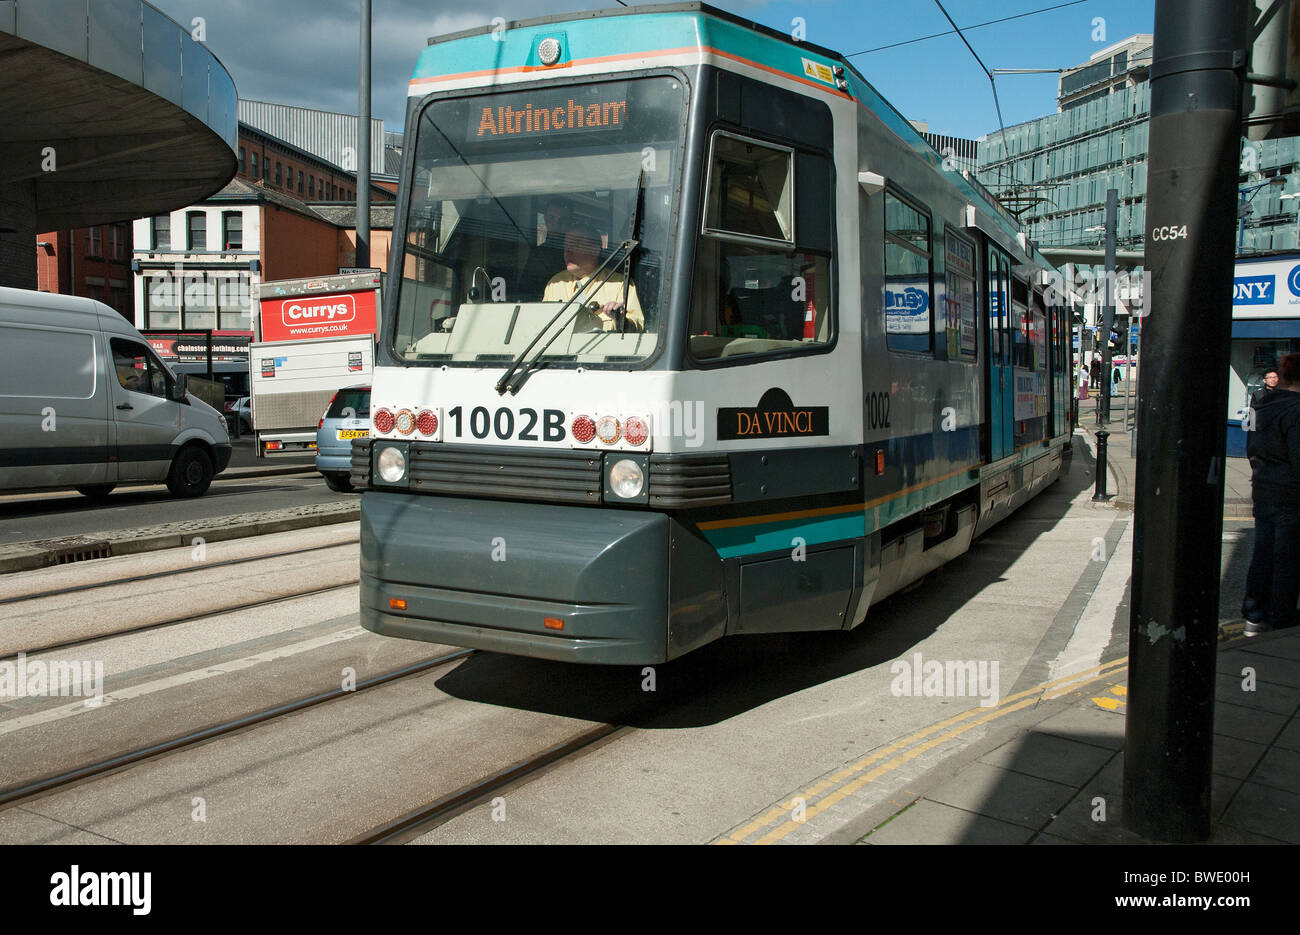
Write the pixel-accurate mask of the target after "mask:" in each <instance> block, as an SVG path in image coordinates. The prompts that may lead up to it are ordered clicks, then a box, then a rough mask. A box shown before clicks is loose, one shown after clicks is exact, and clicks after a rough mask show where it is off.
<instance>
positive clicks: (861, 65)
mask: <svg viewBox="0 0 1300 935" xmlns="http://www.w3.org/2000/svg"><path fill="white" fill-rule="evenodd" d="M150 2H151V3H152V4H153V5H154V6H155V7H157V8H158V9H160V10H162V12H164V13H166V14H167V15H168V16H171V17H172V18H173V19H175V20H177V21H178V22H180V23H182V24H183V25H186V26H192V25H194V20H195V18H196V17H199V18H201V19H202V26H203V32H204V34H205V35H206V44H207V46H208V48H209V49H210V50H211V51H212V52H213V53H214V54H215V55H216V56H217V58H219V59H220V60H221V62H222V63H223V64H224V65H225V67H226V68H227V70H228V71H229V72H230V74H231V76H232V77H233V78H234V80H235V86H236V88H238V90H239V96H240V97H242V98H247V99H251V100H260V101H271V102H274V103H280V104H294V105H298V106H301V107H315V108H319V109H321V110H333V111H339V112H345V113H356V111H357V73H358V65H357V62H358V52H359V49H360V34H359V32H358V22H359V13H358V11H359V9H360V2H359V0H150ZM629 3H630V5H632V6H641V5H643V3H642V2H640V0H629ZM943 4H944V8H945V9H947V11H948V13H949V14H950V15H951V16H952V18H953V20H954V21H955V22H956V23H957V25H958V26H960V27H962V29H963V30H964V31H965V32H966V38H967V39H968V40H969V42H970V44H971V46H972V47H973V48H974V51H975V53H976V54H977V55H978V56H979V58H980V60H982V61H983V63H984V66H985V67H987V68H989V69H998V68H1068V67H1072V66H1074V65H1079V64H1082V63H1083V62H1085V61H1087V60H1088V58H1089V56H1090V55H1092V54H1093V53H1094V52H1097V51H1099V50H1101V49H1103V48H1105V47H1106V46H1107V45H1110V44H1112V43H1115V42H1118V41H1119V40H1121V39H1124V38H1126V37H1128V36H1131V35H1133V34H1134V33H1141V32H1146V33H1149V32H1151V30H1152V22H1153V17H1154V5H1155V0H1075V2H1069V0H943ZM1060 4H1066V5H1064V6H1060V8H1058V9H1054V10H1047V12H1042V13H1038V14H1036V15H1033V16H1029V17H1025V18H1021V19H1015V20H1011V21H1009V22H1002V23H997V24H994V25H990V26H984V27H982V28H977V29H969V30H968V29H967V27H968V26H972V25H974V24H977V23H982V22H985V21H987V20H994V19H1000V18H1003V17H1008V16H1014V15H1016V14H1019V13H1027V12H1030V11H1035V10H1044V9H1046V8H1049V7H1054V6H1058V5H1060ZM616 5H617V3H616V0H594V2H593V0H483V2H482V3H480V4H472V3H469V4H467V3H465V2H463V0H462V2H448V0H372V8H373V27H372V31H373V48H374V51H373V53H372V63H373V73H374V77H373V102H372V105H371V107H372V113H373V115H374V116H376V117H382V118H383V120H384V129H385V130H400V129H401V128H402V122H403V120H404V117H405V111H406V105H405V98H406V86H407V82H408V81H409V79H410V76H411V71H412V69H413V68H414V67H415V61H416V59H417V57H418V56H419V54H420V50H421V49H423V48H424V46H425V44H426V41H427V39H428V38H429V37H430V36H435V35H442V34H445V33H449V32H456V31H458V30H461V29H469V28H471V27H475V26H482V25H487V24H489V23H491V22H492V20H493V18H494V17H497V16H500V17H503V18H504V19H506V20H517V19H528V18H530V17H535V16H546V15H553V14H558V13H566V12H573V11H576V10H594V9H601V8H604V7H610V6H616ZM712 5H713V6H716V7H719V8H721V9H724V10H727V11H729V12H731V13H735V14H737V15H739V16H743V17H746V18H748V19H751V20H754V21H756V22H759V23H762V24H763V25H766V26H770V27H773V28H775V29H780V30H783V31H787V32H788V31H791V30H792V29H794V28H795V27H796V25H798V24H796V22H795V21H796V18H798V19H801V20H802V28H803V30H804V31H805V34H806V38H807V40H808V41H809V42H812V43H815V44H818V45H822V46H825V47H827V48H830V49H834V50H836V51H838V52H842V53H844V54H845V55H850V56H851V57H850V59H849V60H850V61H851V62H852V63H853V64H854V66H855V67H856V68H857V69H858V70H859V71H860V72H861V73H862V74H863V75H864V76H865V77H866V78H867V80H869V81H870V82H871V83H872V84H873V85H874V86H875V87H876V89H877V90H878V91H880V93H881V94H883V95H884V97H885V98H886V99H887V100H889V101H890V102H891V103H892V104H893V105H894V106H895V107H896V108H898V110H899V111H900V112H902V113H903V114H904V115H905V116H907V117H908V118H909V119H912V120H923V121H925V122H927V123H928V124H929V125H930V130H931V131H932V132H935V133H942V134H947V135H949V136H962V137H969V138H978V137H980V136H983V135H985V134H987V133H991V132H994V131H996V130H997V129H998V115H997V110H996V109H995V107H994V98H993V92H992V89H991V87H990V82H989V79H988V77H987V76H986V75H985V73H984V71H983V70H982V69H981V67H980V65H979V64H978V63H977V61H976V59H975V56H974V55H972V54H971V52H970V51H969V50H968V49H967V48H966V46H965V45H964V44H963V43H962V41H961V39H960V38H959V37H958V36H957V35H955V34H952V35H946V36H941V37H939V38H934V39H927V40H925V41H922V42H913V43H910V44H907V45H901V46H897V47H895V48H892V49H885V50H882V51H871V52H867V51H866V50H870V49H876V48H878V47H880V46H885V45H890V44H893V43H901V42H906V41H907V40H912V39H917V38H919V37H921V36H927V35H930V34H932V33H939V32H943V31H946V30H950V29H951V28H952V27H951V26H950V25H949V23H948V21H947V20H946V19H945V18H944V14H943V12H941V10H940V8H939V5H938V4H937V3H936V2H935V0H884V2H882V0H717V2H714V3H713V4H712ZM859 52H866V54H855V53H859ZM1056 82H1057V76H1056V75H1054V74H1048V75H1028V76H1022V75H1006V76H998V77H997V91H998V99H999V101H1000V103H1001V107H1002V119H1003V122H1004V123H1005V125H1006V126H1012V125H1014V124H1017V123H1022V122H1024V121H1026V120H1032V119H1034V118H1037V117H1042V116H1044V115H1046V114H1049V113H1054V112H1055V111H1056Z"/></svg>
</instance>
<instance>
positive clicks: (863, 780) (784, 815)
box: [714, 656, 1128, 844]
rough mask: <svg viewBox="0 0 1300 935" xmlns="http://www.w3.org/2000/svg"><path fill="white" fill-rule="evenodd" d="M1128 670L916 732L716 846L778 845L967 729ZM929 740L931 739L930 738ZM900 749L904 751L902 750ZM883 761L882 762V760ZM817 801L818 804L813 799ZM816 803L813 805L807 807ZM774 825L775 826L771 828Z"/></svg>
mask: <svg viewBox="0 0 1300 935" xmlns="http://www.w3.org/2000/svg"><path fill="white" fill-rule="evenodd" d="M1127 667H1128V657H1127V656H1125V657H1124V658H1122V659H1116V660H1113V661H1111V662H1106V663H1103V664H1101V665H1099V666H1094V667H1093V668H1091V669H1086V670H1084V671H1082V672H1076V673H1074V674H1072V675H1067V676H1063V677H1062V678H1059V679H1054V680H1053V681H1050V682H1044V683H1042V684H1041V685H1037V686H1035V687H1033V688H1029V689H1026V690H1025V691H1022V692H1018V693H1016V694H1014V695H1010V696H1009V697H1007V698H1005V699H1003V701H1002V702H1001V703H1000V704H998V705H997V706H996V707H994V708H991V709H990V708H972V709H971V710H969V711H966V712H963V713H962V714H958V715H956V716H954V717H951V718H948V719H947V720H946V721H940V722H939V723H937V724H932V725H930V726H929V727H927V728H925V729H923V730H920V731H917V732H916V733H914V734H911V735H910V736H907V737H904V738H902V739H901V740H896V741H895V742H894V743H892V744H890V745H889V746H887V747H883V748H881V749H879V750H877V751H876V752H874V753H872V754H871V755H870V756H867V757H864V758H863V759H861V760H858V761H857V762H856V763H853V764H850V765H849V766H846V767H844V769H842V770H840V771H839V772H837V773H835V774H833V775H831V776H828V777H827V778H825V779H823V780H821V781H820V782H817V783H815V784H814V785H812V786H809V787H808V788H807V789H804V790H803V791H802V792H799V793H798V794H796V795H794V796H792V797H791V799H790V801H788V802H782V803H781V804H780V805H777V806H775V807H773V808H771V809H769V810H768V811H767V812H766V813H764V814H763V815H761V816H759V817H758V818H755V819H754V820H753V821H751V822H749V823H748V824H746V825H744V826H742V827H740V828H737V829H736V830H735V831H732V832H731V833H730V834H729V835H727V836H726V837H725V838H720V839H719V840H717V841H715V842H714V843H715V844H774V843H776V842H777V841H779V840H781V839H782V838H784V837H785V836H786V835H787V834H790V833H791V832H792V831H794V830H795V829H796V828H798V827H800V826H801V825H804V824H807V823H808V822H809V821H811V820H812V819H813V818H815V817H816V816H818V815H820V814H821V813H822V812H824V811H826V810H827V809H828V808H830V807H831V806H833V805H835V803H837V802H839V801H841V800H843V799H845V798H847V797H848V796H850V795H852V794H853V793H854V792H856V791H858V790H859V789H861V788H862V787H864V786H866V785H868V784H869V783H872V782H875V781H876V780H877V779H879V778H880V777H881V776H884V775H886V774H887V773H890V772H893V771H894V770H896V769H898V768H899V767H900V766H902V765H903V764H904V763H908V762H910V761H912V760H914V759H916V758H917V757H918V756H920V755H921V754H923V753H925V752H927V751H929V750H933V749H934V748H935V747H937V746H939V745H940V744H943V743H946V742H947V741H949V740H952V739H954V738H956V737H958V736H960V735H961V734H964V733H966V731H968V730H972V729H973V728H976V727H979V726H980V725H981V724H987V723H989V722H990V721H995V720H997V719H998V718H1000V717H1005V716H1006V715H1008V714H1011V713H1012V712H1015V711H1019V710H1021V709H1022V708H1028V707H1030V706H1032V705H1036V704H1038V703H1039V702H1042V701H1050V700H1052V699H1053V698H1059V697H1061V696H1062V695H1065V694H1068V693H1070V692H1072V691H1076V690H1078V689H1080V688H1083V687H1084V686H1086V685H1089V684H1091V683H1093V682H1096V681H1099V680H1101V679H1104V678H1110V677H1111V676H1114V675H1116V674H1117V673H1120V672H1122V671H1124V670H1125V669H1126V668H1127ZM927 738H928V739H927ZM900 751H902V752H900ZM882 761H883V762H882ZM814 799H815V800H816V801H815V802H814V801H813V800H814ZM808 803H812V804H808ZM801 804H802V805H803V809H802V817H801V818H798V819H796V818H795V817H794V816H795V813H796V809H798V808H799V806H800V805H801ZM773 825H775V827H771V826H773ZM769 827H770V828H771V830H768V831H767V832H766V833H765V834H763V835H762V836H761V837H759V838H758V839H757V840H753V841H751V840H749V839H750V838H751V837H753V836H754V835H756V834H759V833H760V832H763V831H764V829H767V828H769Z"/></svg>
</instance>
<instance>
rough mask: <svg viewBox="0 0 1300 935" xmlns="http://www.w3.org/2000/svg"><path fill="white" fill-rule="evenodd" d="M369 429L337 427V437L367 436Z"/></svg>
mask: <svg viewBox="0 0 1300 935" xmlns="http://www.w3.org/2000/svg"><path fill="white" fill-rule="evenodd" d="M369 437H370V430H369V429H339V439H340V440H342V439H345V438H369Z"/></svg>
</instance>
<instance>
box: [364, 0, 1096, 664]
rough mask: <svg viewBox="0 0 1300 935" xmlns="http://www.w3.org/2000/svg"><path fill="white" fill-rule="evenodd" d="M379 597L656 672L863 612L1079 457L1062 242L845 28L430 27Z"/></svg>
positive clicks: (393, 617) (677, 8) (380, 387)
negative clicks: (847, 52)
mask: <svg viewBox="0 0 1300 935" xmlns="http://www.w3.org/2000/svg"><path fill="white" fill-rule="evenodd" d="M398 198H399V204H398V211H397V218H396V222H395V225H394V230H393V249H392V255H391V256H392V259H391V266H390V271H389V282H390V283H391V284H392V287H391V288H390V289H389V290H388V291H387V293H386V296H385V301H386V307H385V310H384V325H383V329H382V333H381V335H380V340H379V348H378V351H377V355H376V365H375V370H374V378H373V394H372V408H371V412H372V416H371V418H372V423H373V425H372V432H371V436H370V437H369V438H368V439H366V440H364V441H358V442H356V443H355V444H354V447H353V449H352V451H353V456H352V480H353V483H354V484H355V485H356V486H357V487H359V488H363V489H364V490H365V493H364V495H363V497H362V501H361V621H362V624H363V625H364V626H365V627H366V628H368V629H370V630H372V631H374V632H376V633H381V634H387V635H390V636H395V637H403V638H408V639H417V640H427V641H433V642H438V643H445V644H451V645H455V646H464V647H474V648H481V649H486V650H495V651H500V652H504V653H514V654H520V655H527V656H535V657H541V658H548V659H557V660H569V661H574V662H589V663H603V664H638V665H639V664H647V663H655V662H662V661H665V660H669V659H673V658H675V657H678V656H681V655H682V654H684V653H687V652H690V651H691V650H693V649H696V648H698V647H700V646H703V645H705V644H707V643H709V642H710V641H713V640H716V639H718V638H720V637H723V636H726V635H733V634H755V633H773V632H787V631H808V630H844V629H850V628H853V627H856V626H858V625H860V624H862V623H863V621H864V620H865V619H866V618H867V615H868V608H869V607H870V606H871V605H872V604H873V603H876V602H878V601H880V600H881V599H883V598H885V597H886V596H888V595H889V594H891V593H893V592H895V591H898V590H899V589H900V588H903V587H905V586H907V585H908V584H910V583H912V582H915V581H917V580H918V579H920V578H922V577H923V576H925V575H926V574H927V573H929V572H930V571H932V570H934V569H935V568H937V567H938V566H940V565H941V564H943V563H945V562H947V561H949V560H951V559H953V558H954V557H956V556H958V555H960V554H962V553H963V552H965V551H966V550H967V549H968V548H969V546H970V544H971V541H972V539H973V538H974V537H976V536H978V535H980V534H981V533H983V532H984V531H986V530H987V529H989V528H990V527H991V526H993V525H994V524H996V523H998V522H999V521H1001V520H1002V519H1004V518H1005V517H1007V516H1008V515H1009V514H1010V513H1011V512H1012V511H1014V510H1015V509H1016V508H1017V507H1019V506H1020V505H1022V504H1023V503H1025V502H1026V501H1027V500H1028V499H1029V498H1031V497H1032V496H1034V495H1035V494H1036V493H1038V492H1039V491H1041V490H1042V489H1043V488H1044V487H1045V486H1046V485H1048V484H1050V483H1051V482H1052V481H1053V480H1055V479H1056V478H1057V477H1058V476H1060V474H1061V473H1062V471H1063V469H1064V468H1063V459H1065V458H1068V453H1069V450H1070V449H1069V438H1070V435H1071V432H1072V425H1071V416H1070V412H1071V393H1070V373H1071V360H1070V345H1069V334H1070V332H1069V322H1068V320H1067V318H1066V310H1065V309H1064V308H1063V307H1061V306H1060V305H1059V304H1058V303H1057V301H1056V300H1057V298H1059V297H1053V295H1052V294H1051V290H1050V289H1045V288H1044V286H1045V284H1046V283H1047V282H1048V279H1047V278H1046V276H1045V275H1044V274H1045V271H1046V270H1048V269H1049V265H1048V264H1047V263H1046V262H1045V261H1044V259H1043V258H1042V256H1041V255H1040V254H1038V253H1037V252H1036V251H1035V250H1034V248H1033V245H1032V243H1031V242H1030V241H1028V239H1027V238H1026V236H1025V235H1024V233H1023V232H1022V231H1020V230H1019V229H1018V228H1017V225H1016V223H1015V220H1014V219H1013V218H1012V217H1011V216H1010V215H1009V214H1007V213H1005V212H1004V211H1003V210H1002V209H1001V208H1000V206H999V205H998V204H997V203H996V201H995V200H994V199H993V198H992V196H990V195H989V194H988V193H987V192H986V191H985V190H984V189H983V188H982V186H980V185H978V184H977V183H976V182H975V181H974V180H973V179H972V178H969V177H967V176H965V175H963V174H962V173H960V172H956V171H949V170H946V169H945V167H944V164H943V158H942V157H941V156H940V155H939V154H938V153H936V152H935V151H934V150H933V149H932V148H930V147H929V146H928V145H927V144H926V142H925V141H924V140H923V138H922V137H921V136H920V135H919V134H918V133H917V132H916V131H915V130H914V129H913V127H912V126H911V125H910V124H909V123H908V122H907V120H905V119H904V118H903V117H902V116H901V115H900V114H899V113H898V112H897V111H895V110H894V109H893V108H892V107H891V106H890V105H889V104H888V103H886V102H885V101H884V100H883V99H882V98H881V97H880V96H879V95H878V94H877V93H876V91H875V90H874V89H873V88H872V87H871V85H870V84H868V83H867V81H866V80H865V79H864V78H863V77H862V76H861V75H860V74H859V73H858V72H857V71H856V70H854V68H853V66H852V65H850V64H849V63H848V62H847V61H845V60H844V59H843V58H842V57H841V56H840V55H838V54H836V53H834V52H832V51H829V50H827V49H823V48H820V47H817V46H814V45H811V44H809V43H806V42H800V41H795V40H793V39H792V38H790V37H789V36H786V35H784V34H782V33H779V32H776V31H774V30H771V29H768V28H765V27H762V26H759V25H756V24H754V23H751V22H748V21H745V20H742V19H739V18H737V17H735V16H733V15H731V14H729V13H725V12H722V11H719V10H716V9H713V8H710V7H708V6H705V5H702V4H698V3H681V4H673V5H670V6H658V7H653V6H638V7H634V8H630V9H615V10H605V11H598V12H589V13H580V14H573V15H571V16H556V17H548V18H544V19H534V20H529V21H526V22H519V23H510V24H506V25H504V26H502V25H500V24H498V25H497V26H496V27H491V26H489V27H484V28H483V29H477V30H470V31H467V32H461V33H457V34H454V35H449V36H446V37H442V38H438V39H434V40H431V41H430V44H429V46H428V48H427V49H426V50H425V51H424V53H423V54H422V55H421V57H420V60H419V63H418V65H417V67H416V70H415V74H414V77H413V79H412V81H411V84H410V98H409V106H408V112H407V122H406V148H405V152H404V165H403V169H402V177H401V183H400V190H399V194H398Z"/></svg>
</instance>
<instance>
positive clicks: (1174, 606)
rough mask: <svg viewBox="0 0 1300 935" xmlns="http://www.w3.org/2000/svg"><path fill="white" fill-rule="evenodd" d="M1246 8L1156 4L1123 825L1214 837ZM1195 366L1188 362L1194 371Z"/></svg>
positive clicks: (1151, 832)
mask: <svg viewBox="0 0 1300 935" xmlns="http://www.w3.org/2000/svg"><path fill="white" fill-rule="evenodd" d="M1246 24H1247V3H1246V2H1244V0H1202V2H1200V3H1198V4H1197V5H1196V14H1195V15H1194V16H1193V15H1189V14H1188V9H1187V5H1186V4H1185V3H1184V2H1182V0H1156V8H1155V48H1154V50H1153V52H1154V54H1153V58H1152V63H1151V79H1150V80H1151V117H1150V124H1149V126H1150V136H1149V139H1150V147H1149V151H1148V156H1147V225H1146V227H1147V242H1146V265H1147V270H1148V274H1149V276H1150V282H1149V283H1147V284H1146V285H1147V286H1148V288H1149V289H1150V314H1149V315H1148V316H1146V317H1145V318H1144V319H1143V322H1142V332H1143V333H1142V337H1143V338H1144V339H1149V340H1150V342H1151V347H1150V348H1149V349H1148V350H1147V351H1146V352H1144V354H1143V360H1142V373H1141V375H1140V376H1139V380H1140V381H1141V382H1140V384H1139V387H1138V403H1139V405H1138V434H1139V435H1141V436H1142V445H1141V447H1140V448H1139V449H1138V454H1137V484H1136V496H1135V498H1134V500H1135V510H1134V535H1133V578H1132V602H1131V605H1130V612H1129V679H1128V706H1127V707H1128V711H1127V718H1126V727H1125V738H1124V806H1123V811H1124V824H1125V825H1126V826H1128V828H1130V829H1131V830H1133V831H1135V832H1137V833H1138V834H1141V835H1143V836H1145V837H1148V838H1153V839H1157V840H1162V841H1172V842H1192V841H1200V840H1204V839H1205V838H1206V837H1208V836H1209V833H1210V769H1211V763H1212V759H1211V743H1212V740H1213V736H1214V733H1213V732H1214V677H1215V649H1216V643H1217V638H1218V617H1219V576H1220V574H1221V571H1222V569H1221V567H1220V550H1221V538H1222V532H1223V474H1224V457H1223V455H1224V444H1225V441H1226V432H1227V422H1226V420H1224V419H1222V418H1218V417H1216V418H1206V417H1205V414H1206V413H1207V412H1208V413H1220V412H1222V411H1223V409H1224V401H1225V400H1226V399H1227V395H1228V356H1229V355H1228V348H1229V343H1230V338H1231V330H1232V311H1231V305H1230V302H1229V300H1228V296H1229V295H1231V294H1232V293H1231V286H1232V275H1233V251H1232V228H1233V223H1234V221H1235V217H1234V211H1235V209H1236V205H1237V185H1236V181H1237V170H1238V162H1239V158H1240V149H1241V98H1242V81H1241V79H1242V77H1243V75H1242V69H1243V65H1244V56H1243V54H1242V50H1243V49H1244V47H1245V41H1246V40H1245V30H1246ZM1189 361H1195V364H1196V365H1195V366H1189Z"/></svg>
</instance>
